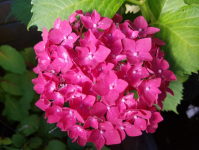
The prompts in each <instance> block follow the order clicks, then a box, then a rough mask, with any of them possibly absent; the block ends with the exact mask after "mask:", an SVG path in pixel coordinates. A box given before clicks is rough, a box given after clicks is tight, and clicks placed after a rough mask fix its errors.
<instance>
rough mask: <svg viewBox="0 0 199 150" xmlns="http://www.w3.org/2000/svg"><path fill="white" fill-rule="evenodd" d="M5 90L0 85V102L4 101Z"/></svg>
mask: <svg viewBox="0 0 199 150" xmlns="http://www.w3.org/2000/svg"><path fill="white" fill-rule="evenodd" d="M5 94H6V93H5V92H4V90H3V88H2V87H1V85H0V102H2V103H4V102H5V101H6V97H5Z"/></svg>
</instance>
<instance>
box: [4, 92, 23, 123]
mask: <svg viewBox="0 0 199 150" xmlns="http://www.w3.org/2000/svg"><path fill="white" fill-rule="evenodd" d="M3 115H4V116H5V115H6V116H7V117H8V119H9V120H14V121H21V120H22V119H23V118H24V116H25V115H26V114H23V113H22V112H21V106H20V104H19V102H18V101H17V100H16V99H14V98H13V97H11V96H10V95H6V101H5V109H4V111H3Z"/></svg>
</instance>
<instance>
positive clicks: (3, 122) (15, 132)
mask: <svg viewBox="0 0 199 150" xmlns="http://www.w3.org/2000/svg"><path fill="white" fill-rule="evenodd" d="M0 122H1V123H2V124H3V125H5V126H6V127H8V128H9V129H10V130H12V131H14V132H15V133H17V132H16V131H15V130H14V129H13V128H11V127H10V126H9V125H7V124H6V123H4V122H3V121H1V120H0Z"/></svg>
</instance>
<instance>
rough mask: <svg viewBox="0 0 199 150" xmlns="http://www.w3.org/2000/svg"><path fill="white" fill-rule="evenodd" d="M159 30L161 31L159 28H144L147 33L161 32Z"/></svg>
mask: <svg viewBox="0 0 199 150" xmlns="http://www.w3.org/2000/svg"><path fill="white" fill-rule="evenodd" d="M159 31H160V29H159V28H155V27H148V28H146V29H145V30H144V33H145V34H146V35H150V34H154V33H156V32H159Z"/></svg>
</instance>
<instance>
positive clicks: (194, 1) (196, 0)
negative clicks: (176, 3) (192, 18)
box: [184, 0, 199, 4]
mask: <svg viewBox="0 0 199 150" xmlns="http://www.w3.org/2000/svg"><path fill="white" fill-rule="evenodd" d="M184 1H185V3H187V4H199V0H184Z"/></svg>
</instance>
